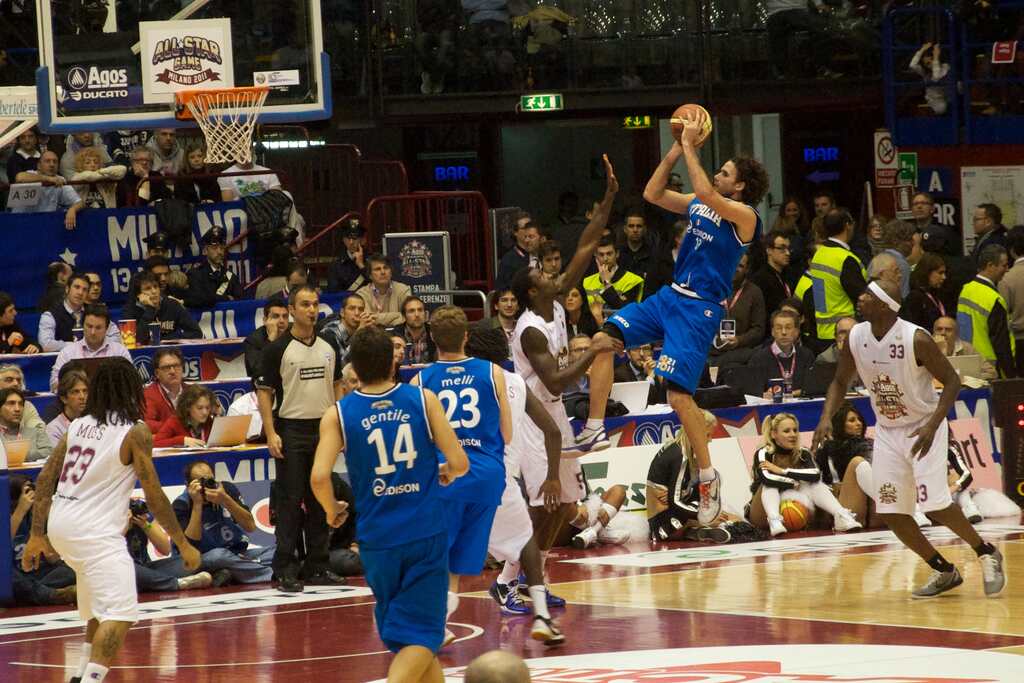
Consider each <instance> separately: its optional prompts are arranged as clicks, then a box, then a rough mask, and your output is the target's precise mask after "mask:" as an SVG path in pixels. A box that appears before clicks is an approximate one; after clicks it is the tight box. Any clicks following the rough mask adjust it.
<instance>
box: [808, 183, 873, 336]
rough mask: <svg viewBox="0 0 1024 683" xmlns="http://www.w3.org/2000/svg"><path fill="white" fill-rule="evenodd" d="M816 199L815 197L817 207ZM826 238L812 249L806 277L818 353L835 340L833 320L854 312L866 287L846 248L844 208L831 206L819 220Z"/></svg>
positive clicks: (848, 222) (848, 230) (849, 220)
mask: <svg viewBox="0 0 1024 683" xmlns="http://www.w3.org/2000/svg"><path fill="white" fill-rule="evenodd" d="M818 199H819V198H815V206H817V202H818ZM822 226H823V229H824V231H825V234H826V235H827V237H828V239H827V240H826V241H825V242H824V243H823V244H822V245H821V246H820V247H818V249H817V250H816V251H815V252H814V258H812V259H811V265H810V270H809V272H810V276H811V278H813V280H815V281H816V283H820V285H819V284H816V285H815V286H814V287H813V288H812V290H813V292H814V294H813V296H814V304H815V306H814V311H815V327H816V332H817V335H816V337H817V345H818V346H819V347H820V348H817V349H814V351H815V352H816V353H817V352H821V351H822V350H824V348H826V347H827V346H828V345H829V344H831V343H832V342H833V341H834V340H835V336H836V334H835V330H836V321H837V320H839V319H840V318H842V317H846V316H852V315H853V314H854V310H855V308H854V305H855V303H856V301H857V299H859V298H860V295H861V294H863V293H864V290H865V289H867V280H866V274H865V272H864V266H863V265H862V264H861V261H860V259H859V258H857V257H856V256H855V255H854V254H853V252H852V251H851V250H850V238H851V237H852V236H853V229H854V224H853V217H852V216H850V213H849V212H848V211H846V210H845V209H832V210H830V211H829V212H828V213H826V214H825V216H824V218H823V219H822Z"/></svg>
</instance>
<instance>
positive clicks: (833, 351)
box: [814, 318, 930, 364]
mask: <svg viewBox="0 0 1024 683" xmlns="http://www.w3.org/2000/svg"><path fill="white" fill-rule="evenodd" d="M856 324H857V320H856V319H855V318H840V319H839V320H838V321H836V339H835V341H834V342H832V345H831V346H829V347H828V348H827V349H825V350H824V351H822V352H821V353H819V354H818V357H817V358H816V359H815V361H814V362H815V364H817V363H838V362H839V352H840V351H842V350H843V347H844V346H846V342H847V340H849V338H850V330H852V329H853V326H854V325H856ZM929 329H930V328H929Z"/></svg>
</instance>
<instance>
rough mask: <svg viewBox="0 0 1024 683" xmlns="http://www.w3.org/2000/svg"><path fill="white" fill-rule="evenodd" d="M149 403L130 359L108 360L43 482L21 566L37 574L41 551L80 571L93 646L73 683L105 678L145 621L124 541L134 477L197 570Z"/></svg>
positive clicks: (191, 567) (87, 644)
mask: <svg viewBox="0 0 1024 683" xmlns="http://www.w3.org/2000/svg"><path fill="white" fill-rule="evenodd" d="M142 406H143V398H142V381H141V380H140V379H139V373H138V372H136V370H135V367H134V366H133V365H132V364H131V361H128V360H125V359H123V358H113V359H110V360H108V361H105V362H104V363H103V364H101V365H100V367H99V369H98V370H97V372H96V376H95V377H94V378H93V381H92V384H91V386H90V387H89V401H88V403H87V404H86V406H85V415H83V416H82V417H80V418H78V419H76V420H74V421H73V422H72V423H71V424H70V425H68V431H67V434H66V435H65V437H64V438H63V439H61V441H60V442H59V443H58V444H57V447H56V448H55V449H54V451H53V454H52V455H51V456H50V459H49V460H47V462H46V466H45V467H43V471H42V472H41V473H40V475H39V480H38V482H37V493H36V502H35V508H34V510H33V515H32V532H31V535H30V537H29V541H28V544H27V545H26V547H25V552H24V555H23V556H22V568H23V569H24V570H25V571H31V570H33V569H35V568H36V567H38V563H39V556H40V555H41V554H44V553H45V554H46V555H52V553H53V551H54V550H56V552H57V553H59V554H60V557H61V558H62V559H63V560H64V561H65V562H66V563H67V564H68V566H69V567H71V568H72V569H73V570H74V571H75V579H76V582H77V585H78V612H79V614H80V615H81V617H82V619H83V620H84V621H85V622H86V630H85V641H86V642H85V646H84V647H83V648H82V657H81V661H80V662H79V664H78V671H77V674H76V675H75V676H74V677H73V678H72V679H71V680H72V681H75V680H85V681H90V683H92V682H93V681H102V680H103V679H104V678H105V677H106V675H107V671H108V669H109V668H110V666H111V664H112V661H113V659H114V656H115V655H116V654H117V651H118V650H119V649H120V647H121V643H122V642H123V641H124V636H125V634H126V633H127V632H128V628H129V627H130V626H131V625H132V623H134V622H135V621H136V620H137V619H138V594H137V593H136V590H135V563H134V561H133V560H132V557H131V555H129V554H128V546H127V545H125V542H124V531H125V529H126V528H127V526H128V515H129V511H128V501H129V498H130V496H131V493H132V489H133V488H134V486H135V480H136V479H138V480H139V482H140V483H141V484H142V490H143V491H144V492H145V493H146V501H147V503H148V504H149V509H150V510H152V511H153V514H154V515H155V516H156V519H157V521H158V522H160V524H162V525H163V527H164V528H165V529H166V530H167V532H168V534H170V537H171V539H172V540H173V541H174V544H175V545H176V546H178V549H179V550H180V551H181V557H182V560H183V561H184V564H185V568H186V569H188V570H190V571H192V570H195V569H196V568H197V567H198V566H199V552H198V551H197V550H196V549H195V548H193V547H192V545H191V544H190V543H189V542H188V540H187V539H186V538H185V534H184V533H183V532H182V530H181V527H180V526H179V525H178V520H177V518H175V516H174V512H173V511H172V509H171V504H170V503H169V502H168V501H167V496H165V495H164V492H163V489H162V488H160V480H159V478H158V477H157V474H156V470H155V469H154V467H153V459H152V454H153V435H152V434H151V433H150V431H149V427H147V426H146V423H145V422H143V421H142ZM51 501H52V507H51ZM44 530H46V531H48V533H49V540H47V537H46V536H45V535H44ZM50 543H52V544H53V545H52V547H51V546H50Z"/></svg>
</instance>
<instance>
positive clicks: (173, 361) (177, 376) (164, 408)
mask: <svg viewBox="0 0 1024 683" xmlns="http://www.w3.org/2000/svg"><path fill="white" fill-rule="evenodd" d="M153 369H154V373H155V375H156V376H155V377H154V378H153V381H152V382H150V383H149V384H148V385H146V388H145V390H144V391H143V392H142V397H143V398H144V399H145V400H146V409H145V412H144V413H143V419H144V420H145V421H146V425H147V426H148V427H149V429H150V430H151V431H152V432H153V433H154V434H155V433H156V432H157V431H158V430H159V429H160V425H162V424H163V423H164V422H166V421H167V420H169V419H171V417H173V416H174V408H175V406H177V405H178V397H179V396H181V392H182V390H183V389H184V388H185V381H184V378H185V372H184V362H183V361H182V357H181V351H179V350H178V349H170V348H161V349H158V350H157V352H156V354H154V356H153Z"/></svg>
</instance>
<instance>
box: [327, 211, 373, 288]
mask: <svg viewBox="0 0 1024 683" xmlns="http://www.w3.org/2000/svg"><path fill="white" fill-rule="evenodd" d="M341 241H342V243H343V244H344V245H345V251H344V252H343V253H341V254H339V255H338V258H336V259H335V260H334V262H333V263H331V267H330V268H328V269H327V291H328V292H343V291H346V290H348V291H350V292H354V291H355V290H357V289H359V288H360V287H362V286H363V285H364V284H365V283H366V278H365V273H366V261H365V258H364V257H365V254H366V228H364V227H363V226H361V225H360V224H359V219H357V218H353V219H351V220H350V221H349V222H348V225H347V226H346V227H344V228H342V230H341Z"/></svg>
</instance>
